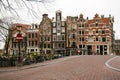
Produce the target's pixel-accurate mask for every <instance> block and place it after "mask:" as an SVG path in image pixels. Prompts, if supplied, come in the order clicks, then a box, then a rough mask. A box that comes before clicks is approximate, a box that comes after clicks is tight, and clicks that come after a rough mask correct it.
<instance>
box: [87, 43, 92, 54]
mask: <svg viewBox="0 0 120 80" xmlns="http://www.w3.org/2000/svg"><path fill="white" fill-rule="evenodd" d="M87 51H88V55H92V45H88V46H87Z"/></svg>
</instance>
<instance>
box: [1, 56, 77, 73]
mask: <svg viewBox="0 0 120 80" xmlns="http://www.w3.org/2000/svg"><path fill="white" fill-rule="evenodd" d="M75 57H78V56H69V57H63V58H59V59H54V60H48V61H45V62H41V63H34V64H31V65H24V66H16V67H1V68H0V72H11V71H17V70H24V69H30V68H36V67H40V66H47V65H51V64H55V63H59V62H62V61H65V60H68V59H71V58H75Z"/></svg>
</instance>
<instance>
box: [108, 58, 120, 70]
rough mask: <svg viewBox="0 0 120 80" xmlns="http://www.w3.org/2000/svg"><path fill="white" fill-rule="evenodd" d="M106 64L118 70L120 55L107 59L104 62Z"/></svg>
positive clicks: (119, 68) (119, 67)
mask: <svg viewBox="0 0 120 80" xmlns="http://www.w3.org/2000/svg"><path fill="white" fill-rule="evenodd" d="M106 66H107V67H109V68H111V69H113V70H116V71H120V56H116V57H114V58H111V59H109V60H108V61H107V62H106Z"/></svg>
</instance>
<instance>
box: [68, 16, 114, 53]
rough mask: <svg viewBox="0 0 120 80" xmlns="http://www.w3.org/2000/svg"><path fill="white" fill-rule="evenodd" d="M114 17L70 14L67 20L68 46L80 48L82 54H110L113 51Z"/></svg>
mask: <svg viewBox="0 0 120 80" xmlns="http://www.w3.org/2000/svg"><path fill="white" fill-rule="evenodd" d="M113 22H114V18H113V17H111V15H110V16H109V17H104V16H103V15H102V16H101V17H100V16H99V15H98V14H95V16H94V18H93V19H90V20H89V19H88V18H87V19H85V18H84V17H83V14H80V16H79V17H77V16H75V17H71V16H68V17H67V20H66V24H67V28H66V35H67V38H66V42H67V43H66V46H67V47H70V48H71V49H73V48H75V47H76V48H77V49H80V52H81V53H80V54H101V55H104V54H109V53H112V50H113V49H112V48H113V41H114V33H113Z"/></svg>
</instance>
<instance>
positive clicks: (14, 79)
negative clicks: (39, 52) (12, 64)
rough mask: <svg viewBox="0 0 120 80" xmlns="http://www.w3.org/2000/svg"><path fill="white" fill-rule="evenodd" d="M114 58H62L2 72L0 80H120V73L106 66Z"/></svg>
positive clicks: (87, 56) (96, 56)
mask: <svg viewBox="0 0 120 80" xmlns="http://www.w3.org/2000/svg"><path fill="white" fill-rule="evenodd" d="M113 57H114V56H108V55H107V56H103V55H90V56H89V55H83V56H72V57H67V58H61V59H57V60H52V61H47V62H44V63H40V64H36V65H37V66H36V67H30V68H23V69H22V67H21V68H17V70H13V71H3V72H0V80H120V72H119V71H116V70H113V69H110V68H108V67H107V66H106V65H105V62H106V61H107V60H109V59H111V58H113ZM117 60H118V59H117ZM119 60H120V59H119ZM41 64H42V65H41ZM110 64H112V63H110ZM32 66H34V65H32Z"/></svg>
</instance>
